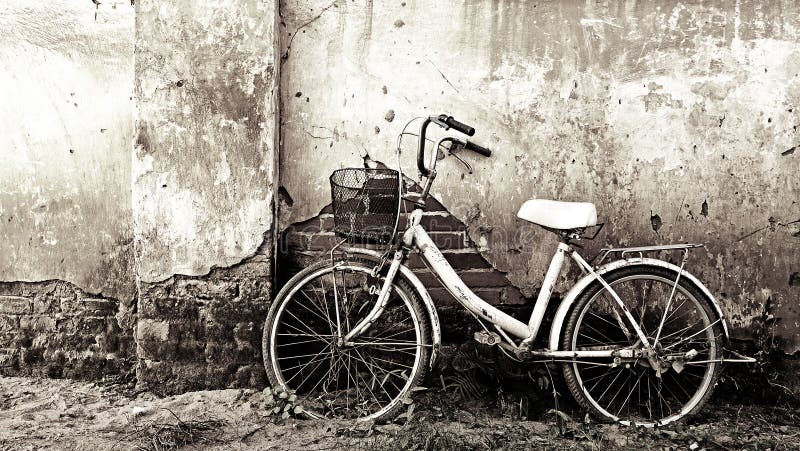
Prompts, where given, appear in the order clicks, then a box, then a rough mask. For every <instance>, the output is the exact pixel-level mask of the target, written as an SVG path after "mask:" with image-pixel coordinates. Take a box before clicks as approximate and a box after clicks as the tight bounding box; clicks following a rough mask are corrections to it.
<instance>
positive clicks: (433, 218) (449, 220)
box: [420, 214, 465, 232]
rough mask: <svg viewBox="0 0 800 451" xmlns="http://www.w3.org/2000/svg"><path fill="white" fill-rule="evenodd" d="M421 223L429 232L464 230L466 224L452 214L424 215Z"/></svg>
mask: <svg viewBox="0 0 800 451" xmlns="http://www.w3.org/2000/svg"><path fill="white" fill-rule="evenodd" d="M420 225H422V227H424V228H425V230H427V231H428V232H438V231H442V232H463V231H464V230H465V228H464V224H463V223H461V221H459V220H458V219H456V218H454V217H453V216H452V215H449V214H448V215H443V216H442V215H423V216H422V219H420Z"/></svg>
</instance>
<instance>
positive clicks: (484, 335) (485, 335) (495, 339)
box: [473, 330, 500, 346]
mask: <svg viewBox="0 0 800 451" xmlns="http://www.w3.org/2000/svg"><path fill="white" fill-rule="evenodd" d="M473 338H474V339H475V341H477V342H478V343H480V344H484V345H489V346H494V345H496V344H499V343H500V335H498V334H496V333H494V332H487V331H485V330H481V331H478V332H475V335H474V336H473Z"/></svg>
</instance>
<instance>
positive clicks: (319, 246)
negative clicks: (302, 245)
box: [308, 234, 342, 251]
mask: <svg viewBox="0 0 800 451" xmlns="http://www.w3.org/2000/svg"><path fill="white" fill-rule="evenodd" d="M340 241H342V239H341V238H339V237H338V236H336V235H333V234H330V235H328V234H325V235H323V234H317V235H313V236H312V237H311V239H310V240H309V242H308V249H311V250H320V251H324V250H329V249H331V248H332V247H333V246H335V245H336V244H338V243H339V242H340Z"/></svg>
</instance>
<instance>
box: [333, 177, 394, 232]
mask: <svg viewBox="0 0 800 451" xmlns="http://www.w3.org/2000/svg"><path fill="white" fill-rule="evenodd" d="M331 197H332V198H333V222H334V231H335V232H336V233H337V234H338V235H341V236H344V237H347V238H348V239H349V240H351V241H356V242H366V243H377V244H387V243H389V242H391V241H392V239H393V238H394V234H395V231H396V228H397V220H398V217H399V214H400V176H399V173H398V172H397V171H395V170H393V169H365V168H346V169H338V170H336V171H334V172H333V174H331Z"/></svg>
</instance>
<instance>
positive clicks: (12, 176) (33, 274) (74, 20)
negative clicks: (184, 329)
mask: <svg viewBox="0 0 800 451" xmlns="http://www.w3.org/2000/svg"><path fill="white" fill-rule="evenodd" d="M133 25H134V10H133V7H132V6H131V5H130V2H127V1H108V2H103V3H102V4H98V5H95V4H93V3H91V2H79V1H74V0H72V1H68V0H55V1H53V0H48V1H40V0H35V1H21V0H9V1H4V2H2V4H0V29H2V30H3V38H2V40H0V62H1V63H0V99H2V101H0V161H2V163H0V281H2V282H0V374H3V375H7V374H35V375H47V376H59V377H60V376H68V377H77V378H99V377H100V376H103V375H105V374H119V373H130V372H131V371H132V362H131V361H130V359H132V357H133V346H132V342H133V338H132V330H131V324H132V319H133V313H132V310H133V303H134V298H135V289H136V287H135V277H134V269H133V267H134V264H133V228H132V225H131V194H130V179H131V144H130V143H131V141H132V137H133V115H132V112H133V101H132V100H133V99H132V95H133V34H134V30H133Z"/></svg>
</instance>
